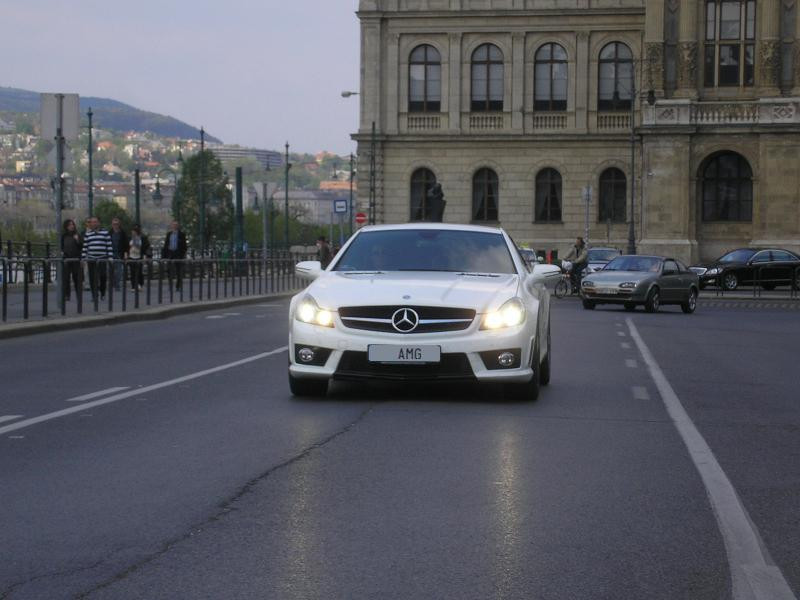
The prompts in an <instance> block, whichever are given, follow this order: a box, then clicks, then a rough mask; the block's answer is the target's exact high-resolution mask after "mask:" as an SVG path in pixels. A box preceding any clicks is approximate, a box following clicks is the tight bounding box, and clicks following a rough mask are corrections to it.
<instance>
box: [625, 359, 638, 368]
mask: <svg viewBox="0 0 800 600" xmlns="http://www.w3.org/2000/svg"><path fill="white" fill-rule="evenodd" d="M625 366H626V367H628V368H629V369H636V368H637V367H638V366H639V363H637V362H636V361H635V360H634V359H632V358H626V359H625Z"/></svg>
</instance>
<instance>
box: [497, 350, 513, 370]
mask: <svg viewBox="0 0 800 600" xmlns="http://www.w3.org/2000/svg"><path fill="white" fill-rule="evenodd" d="M515 358H516V357H515V356H514V354H513V353H511V352H503V353H502V354H501V355H500V356H498V357H497V362H498V363H499V364H500V366H501V367H510V366H511V365H513V364H514V359H515Z"/></svg>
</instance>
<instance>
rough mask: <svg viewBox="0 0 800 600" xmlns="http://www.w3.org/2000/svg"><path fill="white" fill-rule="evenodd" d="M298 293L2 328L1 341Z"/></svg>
mask: <svg viewBox="0 0 800 600" xmlns="http://www.w3.org/2000/svg"><path fill="white" fill-rule="evenodd" d="M296 293H297V292H286V293H279V294H264V295H260V296H248V297H247V298H235V299H229V300H213V301H211V302H194V303H192V304H179V305H177V306H164V307H157V308H147V309H142V310H138V311H135V312H126V313H118V314H111V315H97V316H89V317H74V318H68V319H57V320H53V321H37V322H35V323H19V324H13V325H0V340H4V339H10V338H17V337H23V336H28V335H36V334H39V333H54V332H58V331H70V330H73V329H86V328H90V327H103V326H105V325H116V324H118V323H135V322H138V321H159V320H162V319H168V318H170V317H176V316H179V315H188V314H192V313H198V312H206V311H212V310H216V309H219V308H229V307H232V306H243V305H247V304H258V303H260V302H264V300H275V299H284V298H291V297H292V296H294V295H295V294H296Z"/></svg>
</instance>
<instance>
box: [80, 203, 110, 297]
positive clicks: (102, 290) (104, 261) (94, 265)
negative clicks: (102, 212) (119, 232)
mask: <svg viewBox="0 0 800 600" xmlns="http://www.w3.org/2000/svg"><path fill="white" fill-rule="evenodd" d="M81 257H82V258H83V259H84V260H85V261H87V264H88V267H89V289H91V291H92V300H95V301H97V294H98V292H99V294H100V299H101V300H102V299H104V298H105V297H106V282H107V277H108V270H107V269H106V266H107V265H108V263H109V261H111V260H113V258H114V253H113V249H112V248H111V236H110V235H109V233H108V231H106V230H105V229H103V228H101V227H100V219H98V218H97V217H90V218H89V229H87V231H86V234H85V235H84V236H83V248H82V249H81Z"/></svg>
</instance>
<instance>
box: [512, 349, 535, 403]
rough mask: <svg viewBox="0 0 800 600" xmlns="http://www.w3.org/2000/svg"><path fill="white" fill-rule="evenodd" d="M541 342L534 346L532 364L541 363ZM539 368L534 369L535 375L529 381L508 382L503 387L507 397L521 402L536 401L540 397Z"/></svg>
mask: <svg viewBox="0 0 800 600" xmlns="http://www.w3.org/2000/svg"><path fill="white" fill-rule="evenodd" d="M538 357H539V342H538V341H537V342H536V345H535V346H534V347H533V356H532V357H531V366H533V365H534V364H536V365H537V366H538V363H539V358H538ZM538 371H539V369H537V368H534V369H533V376H532V377H531V379H530V381H529V382H528V383H507V384H505V386H504V388H503V393H504V395H505V397H506V398H510V399H512V400H517V401H519V402H536V400H537V399H538V398H539V372H538Z"/></svg>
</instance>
